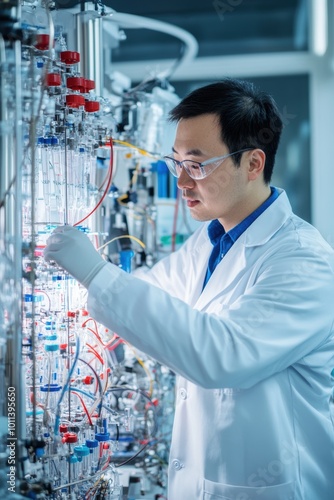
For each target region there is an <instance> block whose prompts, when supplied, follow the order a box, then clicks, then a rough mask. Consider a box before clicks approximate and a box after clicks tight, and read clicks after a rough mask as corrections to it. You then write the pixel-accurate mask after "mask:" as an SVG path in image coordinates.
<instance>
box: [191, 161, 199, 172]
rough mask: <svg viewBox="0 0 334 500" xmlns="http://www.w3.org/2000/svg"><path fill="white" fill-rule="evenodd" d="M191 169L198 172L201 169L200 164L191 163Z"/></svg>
mask: <svg viewBox="0 0 334 500" xmlns="http://www.w3.org/2000/svg"><path fill="white" fill-rule="evenodd" d="M189 168H191V169H192V170H198V169H199V164H198V163H192V162H189Z"/></svg>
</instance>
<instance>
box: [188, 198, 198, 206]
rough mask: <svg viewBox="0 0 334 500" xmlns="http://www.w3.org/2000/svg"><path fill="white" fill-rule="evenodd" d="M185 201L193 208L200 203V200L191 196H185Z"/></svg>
mask: <svg viewBox="0 0 334 500" xmlns="http://www.w3.org/2000/svg"><path fill="white" fill-rule="evenodd" d="M185 201H186V203H187V207H189V208H193V207H195V206H196V205H198V203H199V200H192V199H190V198H185Z"/></svg>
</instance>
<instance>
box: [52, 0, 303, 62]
mask: <svg viewBox="0 0 334 500" xmlns="http://www.w3.org/2000/svg"><path fill="white" fill-rule="evenodd" d="M56 3H57V1H56ZM58 3H59V5H58V6H59V7H62V8H67V7H73V6H74V5H77V4H78V3H79V2H77V1H74V0H58ZM103 4H104V5H106V6H107V7H110V8H112V9H114V10H115V11H117V12H123V13H128V14H134V15H138V16H144V17H149V18H153V19H157V20H160V21H164V22H167V23H171V24H173V25H176V26H178V27H180V28H183V29H184V30H186V31H188V32H190V33H191V34H192V35H194V37H195V38H196V39H197V41H198V43H199V52H198V56H199V57H205V56H216V55H231V54H247V53H257V52H276V51H280V52H282V51H292V50H305V49H307V5H308V0H213V1H211V0H210V1H206V0H184V1H180V0H169V1H168V2H166V1H165V2H159V1H157V0H148V1H141V2H139V1H138V0H105V1H103ZM125 34H126V39H125V40H124V41H122V42H120V44H119V46H118V47H117V48H115V49H113V51H112V59H113V61H114V62H126V61H143V60H152V59H155V60H156V59H164V58H177V57H178V56H179V54H180V49H181V47H182V42H180V41H179V40H178V39H176V38H174V37H172V36H170V35H167V34H162V33H159V32H157V31H152V30H146V29H127V30H125Z"/></svg>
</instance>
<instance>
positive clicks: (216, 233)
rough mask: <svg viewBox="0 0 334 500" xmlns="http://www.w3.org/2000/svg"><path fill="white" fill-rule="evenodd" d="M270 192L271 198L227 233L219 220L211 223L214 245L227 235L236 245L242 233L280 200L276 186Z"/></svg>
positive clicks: (210, 232)
mask: <svg viewBox="0 0 334 500" xmlns="http://www.w3.org/2000/svg"><path fill="white" fill-rule="evenodd" d="M270 190H271V195H270V196H269V198H267V199H266V200H265V201H264V202H263V203H262V204H261V205H260V206H259V207H258V208H256V209H255V210H254V212H252V213H251V214H249V215H248V216H247V217H246V218H245V219H243V220H242V221H241V222H239V224H237V225H236V226H234V227H233V228H232V229H230V230H229V231H228V232H227V233H226V231H225V229H224V227H223V226H222V224H221V223H220V222H219V220H218V219H214V220H213V221H211V222H210V224H209V226H208V236H209V238H210V241H211V243H212V245H213V246H215V245H216V244H217V243H218V242H219V240H220V239H221V238H222V237H223V236H224V235H225V234H226V235H228V236H229V237H230V238H231V240H232V241H233V243H235V241H236V240H237V239H238V238H239V236H241V235H242V233H243V232H244V231H246V229H248V227H249V226H250V225H251V224H252V223H253V222H254V221H255V219H257V218H258V217H259V216H260V215H261V214H262V213H263V212H264V211H265V210H266V209H267V208H268V207H269V206H270V205H271V204H272V203H273V202H274V201H275V200H276V199H277V198H278V196H279V194H280V191H279V190H278V189H277V188H276V187H274V186H271V187H270Z"/></svg>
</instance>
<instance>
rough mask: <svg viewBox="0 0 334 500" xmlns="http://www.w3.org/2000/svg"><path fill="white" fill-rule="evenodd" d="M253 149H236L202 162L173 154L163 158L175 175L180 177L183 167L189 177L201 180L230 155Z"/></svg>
mask: <svg viewBox="0 0 334 500" xmlns="http://www.w3.org/2000/svg"><path fill="white" fill-rule="evenodd" d="M251 149H254V148H245V149H240V150H239V151H235V152H234V153H229V154H227V155H224V156H216V157H215V158H210V159H209V160H205V161H203V162H202V163H200V162H199V161H193V160H183V161H178V160H175V158H173V157H172V156H164V157H163V159H164V161H165V162H166V165H167V167H168V170H169V171H170V173H171V174H173V175H174V177H180V175H181V171H182V168H184V169H185V171H186V172H187V174H188V175H189V177H191V178H192V179H196V180H200V179H204V178H205V177H207V176H208V175H210V174H212V172H214V171H215V170H216V168H218V167H219V165H221V163H222V162H223V161H224V160H226V158H228V157H229V156H233V155H236V154H237V153H243V152H244V151H250V150H251Z"/></svg>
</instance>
